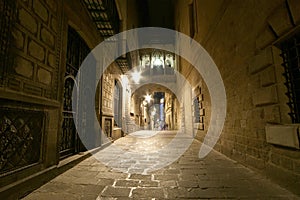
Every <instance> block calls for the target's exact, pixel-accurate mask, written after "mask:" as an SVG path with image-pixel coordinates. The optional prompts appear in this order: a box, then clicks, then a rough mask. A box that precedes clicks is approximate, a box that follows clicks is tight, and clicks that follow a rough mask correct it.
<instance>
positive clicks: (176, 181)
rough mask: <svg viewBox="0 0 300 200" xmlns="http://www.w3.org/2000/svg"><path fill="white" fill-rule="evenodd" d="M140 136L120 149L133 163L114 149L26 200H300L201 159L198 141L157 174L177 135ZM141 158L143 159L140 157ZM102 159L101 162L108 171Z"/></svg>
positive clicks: (223, 161)
mask: <svg viewBox="0 0 300 200" xmlns="http://www.w3.org/2000/svg"><path fill="white" fill-rule="evenodd" d="M145 134H146V133H145ZM137 135H139V134H135V135H131V136H130V135H129V136H126V137H124V138H121V139H119V140H117V141H116V142H115V143H114V145H117V146H118V147H120V148H122V149H123V150H125V151H132V152H133V153H129V154H125V155H126V156H127V157H124V155H118V153H119V152H118V151H115V149H114V148H113V145H111V146H109V147H107V148H105V149H103V150H101V151H100V152H98V153H96V154H95V156H91V157H89V158H88V159H86V160H84V161H83V162H81V163H80V164H78V165H77V166H75V167H73V168H72V169H70V170H68V171H66V172H65V173H63V174H61V175H59V176H58V177H56V178H54V179H53V180H51V181H50V182H48V183H47V184H45V185H43V186H42V187H40V188H39V189H37V190H35V191H34V192H32V193H31V194H29V195H28V196H26V197H25V198H24V200H48V199H51V200H56V199H59V200H60V199H67V200H72V199H76V200H79V199H84V200H90V199H91V200H101V199H107V200H113V199H120V200H121V199H122V200H123V199H124V200H125V199H149V200H153V199H300V197H297V196H295V195H293V194H292V193H290V192H289V191H287V190H286V189H283V188H281V187H279V186H278V185H276V184H274V183H272V182H270V181H269V180H266V179H265V178H264V177H262V176H260V175H259V174H257V173H255V172H253V171H251V170H249V169H247V168H245V167H244V166H242V165H240V164H239V163H237V162H235V161H232V160H230V159H228V158H226V157H225V156H223V155H221V154H219V153H217V152H215V151H212V152H211V153H210V154H209V155H208V156H207V157H205V158H204V159H199V158H198V152H199V148H200V146H201V143H200V142H199V141H197V140H194V141H193V143H192V145H191V146H190V148H189V149H188V150H187V151H186V152H185V153H184V154H183V155H182V156H181V157H180V158H179V159H177V160H176V161H175V162H173V163H172V164H171V165H169V166H165V167H163V168H161V169H158V170H154V171H153V165H156V166H157V165H159V164H160V160H163V159H167V158H166V155H157V156H156V157H153V154H154V153H155V151H156V150H157V149H162V148H164V147H165V146H166V144H168V143H170V141H171V140H172V139H173V138H174V135H175V132H170V131H164V132H159V133H158V134H156V135H155V134H153V133H149V137H136V136H137ZM178 139H180V138H178ZM179 149H180V148H179ZM149 151H150V152H151V151H153V154H151V156H148V157H147V156H145V154H143V152H149ZM137 152H140V154H141V158H137V157H135V156H137ZM133 155H134V156H133ZM96 158H101V159H102V160H103V161H105V162H104V163H105V164H106V165H105V164H103V163H101V162H99V160H97V159H96ZM151 163H152V164H153V165H151ZM107 165H110V166H113V167H114V168H111V167H109V166H107ZM161 167H162V166H161Z"/></svg>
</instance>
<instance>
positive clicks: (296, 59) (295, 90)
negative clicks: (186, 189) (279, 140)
mask: <svg viewBox="0 0 300 200" xmlns="http://www.w3.org/2000/svg"><path fill="white" fill-rule="evenodd" d="M281 50H282V54H281V56H282V58H283V63H282V66H283V67H284V69H285V72H284V73H283V75H284V77H285V79H286V81H285V86H286V87H287V93H286V95H287V96H288V98H289V102H288V103H287V104H288V106H289V108H290V113H289V115H290V117H291V119H292V123H300V34H299V33H298V34H297V35H295V36H294V37H292V38H291V39H289V40H287V41H285V42H284V43H282V44H281Z"/></svg>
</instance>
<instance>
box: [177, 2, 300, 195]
mask: <svg viewBox="0 0 300 200" xmlns="http://www.w3.org/2000/svg"><path fill="white" fill-rule="evenodd" d="M191 2H192V1H185V2H183V1H177V8H176V9H177V10H176V12H175V13H178V16H177V18H176V20H177V22H175V24H177V26H176V27H177V30H178V31H180V32H184V33H187V34H188V33H189V32H188V30H189V22H188V19H189V17H188V16H189V15H188V14H189V13H188V6H189V4H190V3H191ZM195 2H196V12H197V15H196V16H195V17H196V18H195V20H194V21H196V24H197V27H198V29H197V31H196V34H195V36H194V39H195V40H197V41H198V42H200V44H201V45H202V46H203V47H204V48H205V49H206V50H207V51H208V53H209V54H210V55H211V57H212V58H213V60H214V61H215V63H216V65H217V66H218V68H219V70H220V73H221V75H222V78H223V81H224V84H225V90H226V95H227V116H226V121H225V125H224V129H223V132H222V135H221V138H220V139H219V141H218V144H217V145H216V147H215V149H217V150H218V151H221V152H222V153H224V154H225V155H227V156H229V157H231V158H233V159H235V160H238V161H240V162H241V163H243V164H245V165H247V166H250V167H253V168H254V169H257V170H260V171H261V172H262V173H263V174H265V175H267V176H268V177H270V178H272V179H273V180H276V181H277V182H278V183H279V184H281V185H283V186H285V187H287V188H289V189H290V190H292V191H293V192H295V193H298V194H299V190H298V188H299V181H297V180H299V178H300V174H299V169H298V168H299V161H300V159H299V158H300V152H299V150H296V149H290V148H286V147H283V146H275V145H272V144H269V143H267V142H266V132H265V126H266V125H267V124H270V123H271V124H274V123H277V124H289V123H291V119H290V117H289V116H288V112H289V108H288V106H287V104H286V103H287V102H288V99H287V97H286V95H285V93H286V91H287V89H286V87H285V85H284V77H283V75H282V73H283V72H284V69H283V67H282V66H281V64H282V59H281V57H280V53H281V51H280V49H279V46H278V43H279V42H280V41H282V40H284V39H286V38H288V36H289V35H291V34H292V33H294V32H296V31H297V28H298V27H299V25H300V24H299V14H298V12H297V11H296V10H297V9H299V6H300V2H299V1H296V0H295V1H294V0H287V1H285V0H275V1H226V0H224V1H210V2H208V1H200V2H201V3H199V1H197V0H196V1H195ZM201 16H202V17H203V16H206V18H205V19H206V21H205V22H204V20H203V19H201ZM189 67H190V66H189V65H188V64H184V63H183V65H182V66H181V68H182V72H183V73H185V71H186V70H187V69H188V68H189ZM196 85H197V84H196V83H195V84H193V86H196ZM282 134H284V133H282Z"/></svg>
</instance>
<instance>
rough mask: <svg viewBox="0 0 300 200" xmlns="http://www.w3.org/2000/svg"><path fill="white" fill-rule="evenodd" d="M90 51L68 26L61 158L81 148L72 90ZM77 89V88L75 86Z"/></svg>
mask: <svg viewBox="0 0 300 200" xmlns="http://www.w3.org/2000/svg"><path fill="white" fill-rule="evenodd" d="M89 52H90V49H89V48H88V46H87V44H86V43H85V42H84V40H83V39H82V38H81V37H80V36H79V35H78V33H77V32H76V31H75V30H74V29H72V28H71V27H69V30H68V46H67V66H66V73H65V86H64V100H63V102H64V104H63V123H62V133H61V135H60V156H61V158H63V157H66V156H69V155H72V154H74V153H76V152H78V151H80V150H81V149H82V148H81V147H80V146H79V145H80V141H79V137H78V135H77V132H76V127H75V124H74V119H73V114H76V110H75V111H74V110H72V92H73V87H74V86H75V87H77V86H76V85H75V77H76V75H77V73H78V69H79V67H80V65H81V63H82V62H83V60H84V59H85V57H86V56H87V55H88V53H89ZM77 89H78V88H77Z"/></svg>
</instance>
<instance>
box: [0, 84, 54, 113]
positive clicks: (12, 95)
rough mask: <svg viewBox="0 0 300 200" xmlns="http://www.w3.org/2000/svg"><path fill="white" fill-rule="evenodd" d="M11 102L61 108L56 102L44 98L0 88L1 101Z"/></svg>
mask: <svg viewBox="0 0 300 200" xmlns="http://www.w3.org/2000/svg"><path fill="white" fill-rule="evenodd" d="M1 99H5V100H11V101H16V102H21V103H29V104H36V105H41V106H43V107H54V108H58V107H60V103H59V102H58V101H56V100H51V99H46V98H43V97H37V96H33V95H28V94H24V93H23V94H20V92H15V91H12V90H9V89H3V88H0V100H1Z"/></svg>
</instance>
